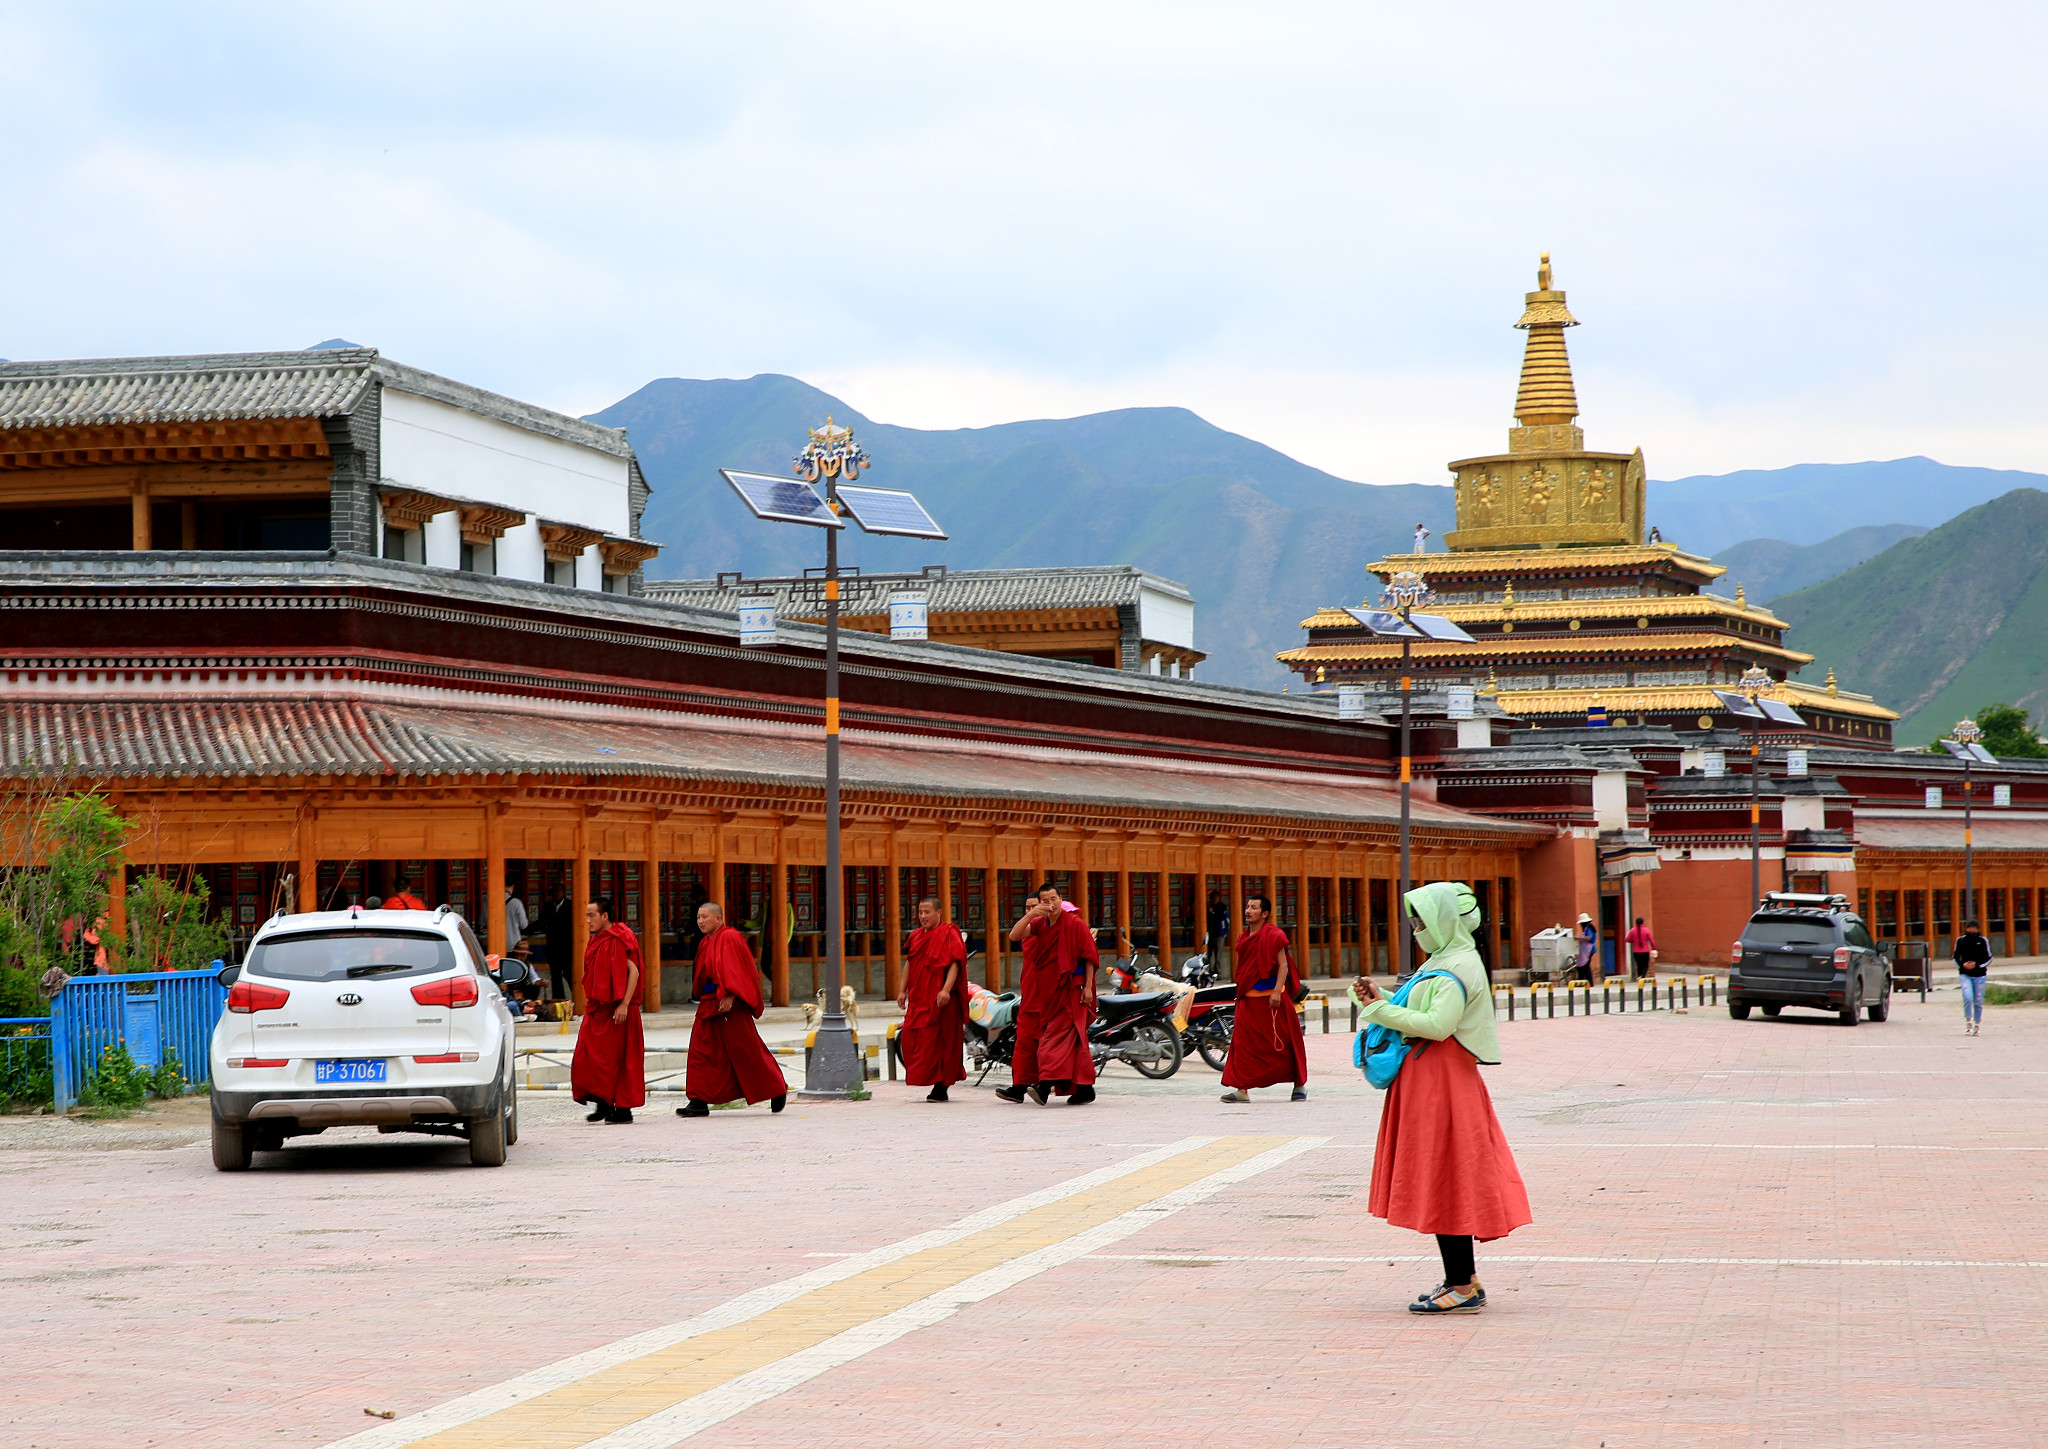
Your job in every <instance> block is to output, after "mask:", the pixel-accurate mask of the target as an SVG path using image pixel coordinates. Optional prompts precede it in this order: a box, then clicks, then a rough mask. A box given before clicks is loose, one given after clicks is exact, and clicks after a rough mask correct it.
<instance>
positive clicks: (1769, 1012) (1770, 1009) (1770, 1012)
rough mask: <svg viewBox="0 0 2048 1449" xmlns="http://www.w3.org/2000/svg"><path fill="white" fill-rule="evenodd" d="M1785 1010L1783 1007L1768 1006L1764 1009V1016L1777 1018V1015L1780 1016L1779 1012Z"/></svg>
mask: <svg viewBox="0 0 2048 1449" xmlns="http://www.w3.org/2000/svg"><path fill="white" fill-rule="evenodd" d="M1784 1009H1785V1008H1784V1007H1782V1006H1766V1007H1765V1008H1764V1015H1765V1016H1776V1015H1777V1014H1778V1013H1779V1012H1781V1011H1783V1010H1784Z"/></svg>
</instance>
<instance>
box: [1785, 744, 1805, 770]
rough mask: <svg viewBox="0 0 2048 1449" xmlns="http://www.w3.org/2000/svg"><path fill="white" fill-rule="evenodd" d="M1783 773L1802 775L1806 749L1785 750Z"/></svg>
mask: <svg viewBox="0 0 2048 1449" xmlns="http://www.w3.org/2000/svg"><path fill="white" fill-rule="evenodd" d="M1785 773H1786V774H1788V775H1804V774H1805V773H1806V751H1804V750H1787V751H1785Z"/></svg>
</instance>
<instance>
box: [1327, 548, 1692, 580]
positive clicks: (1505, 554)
mask: <svg viewBox="0 0 2048 1449" xmlns="http://www.w3.org/2000/svg"><path fill="white" fill-rule="evenodd" d="M1651 563H1671V564H1676V565H1677V566H1678V567H1679V568H1680V569H1681V570H1683V571H1684V572H1686V573H1689V574H1692V575H1694V576H1696V577H1698V578H1701V579H1718V578H1719V577H1721V575H1722V574H1725V573H1727V572H1728V570H1726V569H1725V568H1723V567H1721V565H1719V564H1717V563H1709V562H1708V561H1707V560H1706V559H1704V558H1702V557H1700V556H1699V555H1698V554H1693V553H1683V552H1681V551H1680V550H1678V549H1677V548H1674V547H1673V546H1672V545H1670V544H1668V543H1643V544H1629V545H1625V546H1616V547H1612V548H1513V549H1505V548H1504V549H1471V550H1468V551H1467V552H1464V553H1395V554H1388V555H1387V556H1386V557H1385V558H1383V559H1381V560H1380V561H1379V562H1378V563H1375V564H1368V565H1367V566H1366V571H1367V572H1368V573H1374V574H1379V575H1382V576H1384V575H1387V574H1390V573H1393V572H1395V571H1396V570H1399V569H1413V570H1415V571H1416V572H1417V573H1419V574H1421V575H1422V576H1423V577H1424V578H1426V579H1435V578H1438V577H1442V576H1455V575H1460V574H1499V573H1502V572H1507V571H1512V572H1514V573H1532V574H1543V575H1545V576H1554V575H1556V574H1561V573H1569V572H1570V571H1571V570H1572V568H1573V567H1574V566H1584V567H1587V568H1625V567H1627V566H1628V565H1630V564H1651Z"/></svg>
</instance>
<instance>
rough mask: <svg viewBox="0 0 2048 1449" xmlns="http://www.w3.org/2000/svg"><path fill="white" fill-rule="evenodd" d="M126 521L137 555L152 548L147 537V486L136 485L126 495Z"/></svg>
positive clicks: (142, 484) (152, 545) (143, 484)
mask: <svg viewBox="0 0 2048 1449" xmlns="http://www.w3.org/2000/svg"><path fill="white" fill-rule="evenodd" d="M128 519H129V532H130V535H131V542H132V543H133V545H134V547H135V550H136V551H137V552H138V553H139V552H141V551H142V550H144V549H149V548H154V547H155V544H154V543H153V542H152V541H151V539H150V536H149V485H148V484H147V483H137V484H134V485H133V486H132V491H130V493H129V495H128Z"/></svg>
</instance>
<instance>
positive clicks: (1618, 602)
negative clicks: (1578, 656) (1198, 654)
mask: <svg viewBox="0 0 2048 1449" xmlns="http://www.w3.org/2000/svg"><path fill="white" fill-rule="evenodd" d="M1360 607H1366V606H1364V605H1361V606H1360ZM1428 612H1430V613H1432V614H1442V615H1443V616H1444V617H1445V618H1447V619H1454V620H1457V621H1458V622H1459V623H1463V624H1494V623H1499V622H1501V621H1503V620H1506V621H1507V622H1510V623H1523V622H1526V621H1527V620H1530V619H1627V618H1631V617H1640V618H1646V619H1651V618H1654V619H1667V618H1671V617H1673V616H1675V615H1682V614H1713V615H1717V616H1723V617H1726V618H1730V619H1748V620H1751V621H1752V622H1754V623H1758V624H1768V625H1775V626H1776V627H1778V628H1780V629H1782V628H1784V627H1786V625H1785V621H1784V620H1783V619H1780V618H1779V617H1778V616H1777V615H1776V614H1773V613H1772V612H1771V611H1770V610H1769V609H1764V608H1759V607H1758V606H1757V605H1755V604H1750V605H1748V606H1747V607H1744V606H1743V605H1740V604H1737V603H1736V602H1735V601H1734V600H1733V599H1724V598H1722V597H1721V596H1720V595H1719V594H1660V595H1653V596H1650V597H1647V598H1633V599H1562V600H1554V601H1553V600H1545V601H1543V602H1541V603H1531V602H1529V601H1528V600H1526V599H1524V600H1518V601H1516V604H1515V607H1514V608H1512V609H1509V608H1506V607H1504V606H1503V605H1502V604H1501V602H1500V601H1499V600H1494V601H1492V602H1490V603H1485V604H1431V605H1429V606H1428ZM1301 627H1302V628H1304V629H1356V628H1359V627H1360V625H1359V622H1358V621H1357V620H1356V619H1354V618H1352V617H1351V615H1349V614H1348V613H1346V612H1345V611H1344V610H1342V609H1335V608H1327V607H1326V608H1322V609H1318V610H1317V611H1316V612H1315V613H1314V614H1312V615H1310V616H1309V617H1308V618H1306V619H1303V620H1302V621H1301Z"/></svg>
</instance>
